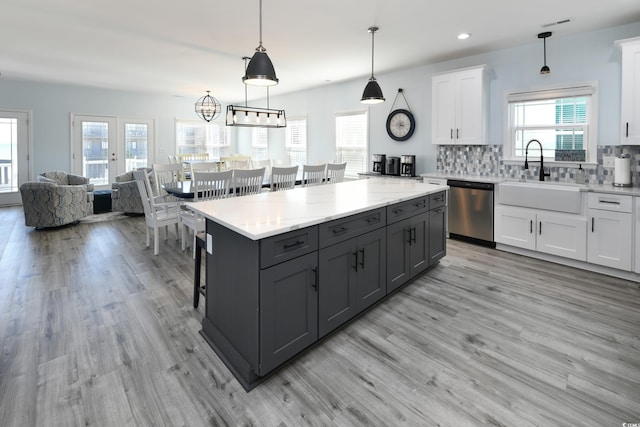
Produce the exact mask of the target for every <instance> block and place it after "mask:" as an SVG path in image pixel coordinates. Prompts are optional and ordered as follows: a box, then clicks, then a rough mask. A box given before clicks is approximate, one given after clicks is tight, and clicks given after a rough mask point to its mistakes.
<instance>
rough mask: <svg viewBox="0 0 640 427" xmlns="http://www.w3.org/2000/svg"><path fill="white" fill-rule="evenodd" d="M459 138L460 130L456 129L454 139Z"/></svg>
mask: <svg viewBox="0 0 640 427" xmlns="http://www.w3.org/2000/svg"><path fill="white" fill-rule="evenodd" d="M459 138H460V129H456V139H459Z"/></svg>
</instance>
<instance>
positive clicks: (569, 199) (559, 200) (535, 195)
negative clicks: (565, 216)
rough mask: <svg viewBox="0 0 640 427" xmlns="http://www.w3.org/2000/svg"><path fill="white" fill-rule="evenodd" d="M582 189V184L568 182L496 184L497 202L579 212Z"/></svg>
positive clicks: (511, 182)
mask: <svg viewBox="0 0 640 427" xmlns="http://www.w3.org/2000/svg"><path fill="white" fill-rule="evenodd" d="M582 190H583V188H582V186H580V185H575V184H570V183H567V184H565V183H562V184H560V183H553V182H521V181H507V182H501V183H500V184H498V202H499V203H500V204H503V205H512V206H522V207H526V208H535V209H544V210H550V211H557V212H567V213H580V212H581V211H582V193H583V191H582Z"/></svg>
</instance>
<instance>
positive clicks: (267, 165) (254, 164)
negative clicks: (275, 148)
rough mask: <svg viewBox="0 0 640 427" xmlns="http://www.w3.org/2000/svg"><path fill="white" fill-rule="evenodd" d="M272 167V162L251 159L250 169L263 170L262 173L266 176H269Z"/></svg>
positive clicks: (269, 160)
mask: <svg viewBox="0 0 640 427" xmlns="http://www.w3.org/2000/svg"><path fill="white" fill-rule="evenodd" d="M272 166H273V161H272V160H271V159H266V160H254V159H251V168H252V169H259V168H264V173H265V175H267V176H270V175H271V167H272Z"/></svg>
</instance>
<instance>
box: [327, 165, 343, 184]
mask: <svg viewBox="0 0 640 427" xmlns="http://www.w3.org/2000/svg"><path fill="white" fill-rule="evenodd" d="M346 169H347V162H344V163H327V175H326V176H325V183H327V184H337V183H338V182H342V181H344V171H345V170H346Z"/></svg>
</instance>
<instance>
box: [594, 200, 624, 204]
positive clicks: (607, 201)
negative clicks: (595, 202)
mask: <svg viewBox="0 0 640 427" xmlns="http://www.w3.org/2000/svg"><path fill="white" fill-rule="evenodd" d="M599 202H600V203H606V204H609V205H619V204H620V202H618V201H616V200H602V199H600V200H599Z"/></svg>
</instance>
